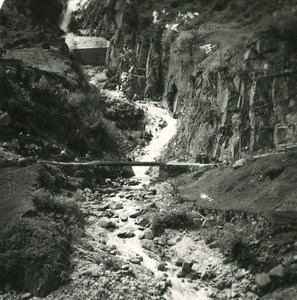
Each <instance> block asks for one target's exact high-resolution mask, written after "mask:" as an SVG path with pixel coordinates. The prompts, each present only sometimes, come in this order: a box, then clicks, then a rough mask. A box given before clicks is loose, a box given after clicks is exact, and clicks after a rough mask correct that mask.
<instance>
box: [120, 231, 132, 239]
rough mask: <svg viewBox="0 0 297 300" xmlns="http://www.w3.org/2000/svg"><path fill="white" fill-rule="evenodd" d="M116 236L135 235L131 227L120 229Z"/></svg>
mask: <svg viewBox="0 0 297 300" xmlns="http://www.w3.org/2000/svg"><path fill="white" fill-rule="evenodd" d="M117 236H118V237H119V238H121V239H129V238H133V237H134V236H135V233H134V232H133V230H131V229H122V230H121V231H119V232H118V233H117Z"/></svg>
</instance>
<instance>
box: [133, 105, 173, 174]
mask: <svg viewBox="0 0 297 300" xmlns="http://www.w3.org/2000/svg"><path fill="white" fill-rule="evenodd" d="M140 106H141V107H143V108H145V109H146V110H147V112H148V115H149V118H150V120H151V123H150V124H149V128H150V130H151V132H152V134H153V138H152V140H151V142H150V143H149V144H148V145H147V146H146V147H145V148H144V152H145V155H143V156H141V157H140V158H139V159H138V160H140V161H153V160H155V159H157V158H158V157H159V156H160V155H161V153H162V151H163V149H164V147H165V145H167V144H168V143H169V141H170V139H171V138H172V137H173V136H174V134H175V133H176V130H177V129H176V123H177V121H176V119H174V118H173V117H171V116H170V114H169V113H168V112H167V111H166V110H165V109H162V108H160V107H157V106H155V105H154V104H151V103H147V104H141V105H140ZM160 121H163V122H166V126H165V128H163V129H161V128H160V127H159V124H160ZM149 168H150V167H133V171H134V173H135V176H136V177H138V178H145V177H146V175H145V173H146V172H147V171H148V169H149Z"/></svg>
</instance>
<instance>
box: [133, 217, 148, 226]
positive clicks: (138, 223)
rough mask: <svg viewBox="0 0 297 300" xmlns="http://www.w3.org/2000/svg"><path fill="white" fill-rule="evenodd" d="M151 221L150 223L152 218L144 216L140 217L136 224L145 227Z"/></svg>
mask: <svg viewBox="0 0 297 300" xmlns="http://www.w3.org/2000/svg"><path fill="white" fill-rule="evenodd" d="M149 223H150V220H149V219H147V218H142V219H140V220H139V221H138V222H137V223H136V224H137V225H139V226H142V227H144V226H146V225H148V224H149Z"/></svg>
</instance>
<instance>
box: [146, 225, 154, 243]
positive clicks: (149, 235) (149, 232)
mask: <svg viewBox="0 0 297 300" xmlns="http://www.w3.org/2000/svg"><path fill="white" fill-rule="evenodd" d="M144 238H145V239H147V240H153V239H154V233H153V231H152V230H151V229H150V228H147V229H146V230H145V231H144Z"/></svg>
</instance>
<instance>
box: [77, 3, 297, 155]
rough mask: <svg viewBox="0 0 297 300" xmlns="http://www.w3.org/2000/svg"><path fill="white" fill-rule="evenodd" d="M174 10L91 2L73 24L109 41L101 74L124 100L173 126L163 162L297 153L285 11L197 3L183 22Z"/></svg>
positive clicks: (288, 12) (284, 7)
mask: <svg viewBox="0 0 297 300" xmlns="http://www.w3.org/2000/svg"><path fill="white" fill-rule="evenodd" d="M173 2H174V1H172V2H170V3H163V2H162V3H159V4H154V5H153V4H152V3H147V4H141V3H139V1H124V0H117V1H116V0H114V1H101V2H97V1H90V2H89V5H88V6H87V8H86V10H85V12H81V13H80V14H78V16H77V23H78V24H79V26H81V27H84V28H85V29H89V30H90V29H92V30H91V31H89V34H91V35H92V34H94V35H96V36H103V37H105V38H107V39H109V40H110V41H111V47H110V49H109V51H108V53H107V57H106V65H107V67H108V68H109V69H110V71H111V72H112V73H114V74H117V76H118V82H119V83H120V84H121V85H122V89H123V91H124V92H125V93H126V95H127V96H128V97H129V98H131V99H133V98H134V99H141V98H151V99H154V100H161V99H162V102H163V104H164V105H165V106H166V107H168V109H169V110H170V111H171V112H172V113H173V114H174V115H176V117H178V118H179V120H180V121H179V123H180V126H179V130H178V134H177V135H176V138H175V140H174V141H173V142H172V146H173V147H169V148H171V149H174V151H171V153H169V155H170V156H171V157H176V158H180V159H181V158H184V159H192V160H195V159H196V158H197V157H199V156H201V155H204V156H208V157H210V159H213V160H220V161H230V160H233V159H235V158H240V157H242V156H245V155H247V154H250V153H254V152H256V151H258V150H265V149H270V148H275V147H277V146H278V145H282V144H294V143H296V137H297V136H296V129H295V128H296V112H297V106H296V91H295V90H296V88H295V87H294V82H295V81H296V54H295V53H296V51H295V50H296V43H295V42H294V36H295V35H294V30H293V29H292V28H294V24H295V21H294V20H295V13H296V12H295V10H294V8H292V4H291V3H289V2H288V3H287V2H286V1H284V3H282V4H280V6H278V7H269V8H268V7H267V5H266V4H265V3H266V2H265V1H264V0H262V1H259V2H257V4H254V5H252V6H248V7H247V8H246V11H245V12H244V11H243V7H245V5H246V4H247V3H245V1H240V2H236V3H235V1H212V2H211V3H208V4H205V3H204V2H203V1H202V2H201V3H196V4H191V7H189V9H190V10H191V12H186V11H185V12H184V13H182V12H183V10H185V9H188V7H187V5H186V4H184V7H182V8H181V7H179V4H178V3H173ZM186 2H187V1H186ZM187 3H188V2H187ZM169 4H170V5H169ZM162 5H163V6H164V7H165V9H164V10H162V11H161V10H159V8H160V7H161V6H162ZM196 9H197V10H199V11H198V12H199V13H200V15H199V13H198V12H197V11H196ZM188 11H189V10H188ZM273 12H275V13H274V14H273ZM264 17H265V18H266V19H265V18H264ZM240 18H242V19H240ZM263 18H264V19H265V20H264V21H263ZM231 20H233V21H234V20H235V24H232V23H230V21H231Z"/></svg>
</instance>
